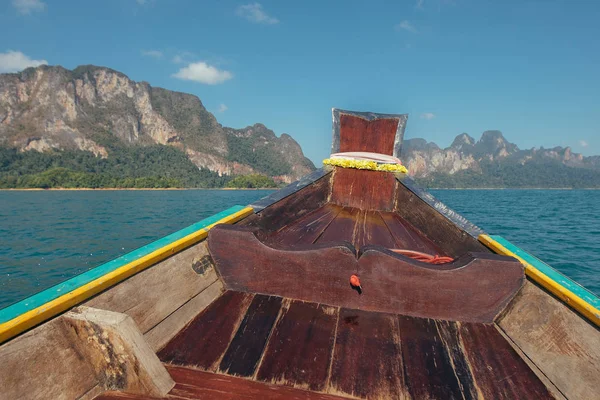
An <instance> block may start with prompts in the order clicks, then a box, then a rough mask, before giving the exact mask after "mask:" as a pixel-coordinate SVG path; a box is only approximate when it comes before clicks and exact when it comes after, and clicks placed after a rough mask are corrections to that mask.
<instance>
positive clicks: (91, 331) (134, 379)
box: [62, 306, 175, 396]
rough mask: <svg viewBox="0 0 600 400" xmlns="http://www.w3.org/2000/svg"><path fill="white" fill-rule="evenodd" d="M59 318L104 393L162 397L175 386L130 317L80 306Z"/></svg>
mask: <svg viewBox="0 0 600 400" xmlns="http://www.w3.org/2000/svg"><path fill="white" fill-rule="evenodd" d="M62 318H63V319H64V323H65V325H66V326H67V327H68V329H69V331H70V336H71V337H70V341H71V346H73V347H74V348H75V349H76V350H77V351H78V353H79V355H80V356H82V357H84V358H85V359H86V360H88V362H89V363H90V364H91V365H92V366H93V368H94V370H95V372H96V376H97V377H98V380H99V381H100V382H101V383H102V386H103V387H104V389H107V390H123V391H127V392H130V393H139V394H144V395H150V396H164V395H166V394H167V393H168V392H169V391H170V390H171V388H172V387H173V386H174V384H175V383H174V382H173V380H172V379H171V376H169V373H168V372H167V370H166V369H165V367H164V366H163V365H162V363H161V362H160V360H159V359H158V357H157V356H156V353H155V352H154V351H153V350H152V349H151V348H150V346H149V345H148V343H147V342H146V341H145V340H144V337H143V335H142V332H140V330H139V329H138V327H137V325H136V324H135V322H134V321H133V319H132V318H131V317H130V316H128V315H126V314H122V313H117V312H113V311H106V310H99V309H96V308H91V307H85V306H80V307H77V308H74V309H73V310H71V311H69V312H68V313H66V314H64V315H63V317H62ZM75 374H76V372H75Z"/></svg>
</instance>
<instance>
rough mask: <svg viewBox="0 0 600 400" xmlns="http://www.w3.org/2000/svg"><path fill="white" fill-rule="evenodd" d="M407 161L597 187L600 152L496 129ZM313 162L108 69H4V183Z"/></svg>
mask: <svg viewBox="0 0 600 400" xmlns="http://www.w3.org/2000/svg"><path fill="white" fill-rule="evenodd" d="M31 150H37V151H31ZM402 161H403V162H404V164H405V165H406V166H407V167H408V170H409V174H410V175H412V176H413V177H414V178H415V179H416V180H417V181H418V182H419V183H420V184H422V185H424V186H428V187H556V188H568V187H600V156H593V157H583V156H582V155H581V154H577V153H573V152H572V151H571V149H570V148H569V147H567V148H563V147H555V148H552V149H544V148H540V149H530V150H520V149H519V148H518V147H517V145H515V144H513V143H510V142H508V141H507V140H506V139H505V138H504V136H503V135H502V133H501V132H499V131H486V132H484V133H483V135H482V136H481V139H479V140H478V141H476V140H475V139H474V138H472V137H471V136H469V135H468V134H466V133H463V134H460V135H458V136H457V137H456V139H454V142H453V143H452V145H451V146H450V147H448V148H445V149H442V148H440V147H439V146H438V145H436V144H435V143H431V142H427V141H426V140H424V139H407V140H405V142H404V146H403V150H402ZM314 169H315V166H314V164H313V163H312V162H311V161H310V160H309V159H307V158H306V157H305V156H304V154H303V152H302V149H301V148H300V146H299V145H298V143H297V142H296V141H295V140H294V139H293V138H292V137H291V136H289V135H287V134H282V135H281V136H280V137H277V136H276V135H275V134H274V133H273V131H271V130H270V129H268V128H267V127H266V126H265V125H263V124H255V125H253V126H248V127H246V128H243V129H233V128H228V127H224V126H222V125H221V124H219V123H218V122H217V120H216V118H215V116H214V115H213V114H211V113H210V112H208V111H207V110H206V109H205V108H204V106H203V105H202V102H201V101H200V99H199V98H198V97H196V96H193V95H190V94H185V93H179V92H174V91H170V90H166V89H161V88H155V87H152V86H150V84H148V83H146V82H134V81H132V80H130V79H129V78H128V77H127V76H125V75H124V74H122V73H120V72H117V71H114V70H112V69H109V68H105V67H96V66H91V65H87V66H80V67H77V68H75V69H74V70H72V71H71V70H67V69H65V68H62V67H60V66H40V67H37V68H28V69H26V70H24V71H22V72H20V73H16V74H0V188H2V187H56V186H67V187H111V186H118V187H148V186H150V187H152V186H155V187H168V186H186V187H203V186H204V187H220V186H224V185H227V184H228V183H229V182H231V179H232V177H233V176H235V175H251V174H252V175H253V176H254V177H256V175H254V174H263V175H266V176H268V177H270V178H273V180H274V181H275V182H277V183H280V184H283V183H289V182H292V181H294V180H296V179H298V178H300V177H301V176H303V175H305V174H307V173H309V172H310V171H313V170H314ZM252 179H254V180H255V179H257V178H252ZM252 179H250V180H252Z"/></svg>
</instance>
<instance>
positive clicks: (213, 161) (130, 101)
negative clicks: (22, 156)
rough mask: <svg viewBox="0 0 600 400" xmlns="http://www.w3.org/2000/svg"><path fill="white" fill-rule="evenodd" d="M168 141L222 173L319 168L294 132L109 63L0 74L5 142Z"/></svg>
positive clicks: (103, 145) (63, 146) (42, 146)
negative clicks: (229, 123) (235, 117)
mask: <svg viewBox="0 0 600 400" xmlns="http://www.w3.org/2000/svg"><path fill="white" fill-rule="evenodd" d="M154 145H164V146H169V147H173V148H175V149H177V150H179V151H181V152H183V153H184V154H185V155H186V157H187V158H188V159H189V160H190V161H191V162H193V163H194V165H196V167H198V168H204V169H208V170H210V171H214V172H217V173H218V174H219V175H236V174H250V173H262V174H266V175H268V176H271V177H273V178H275V180H276V181H279V182H292V181H294V180H296V179H298V178H299V177H301V176H303V175H305V174H307V173H308V172H310V171H312V170H314V168H315V167H314V165H313V163H312V162H311V161H310V160H308V159H307V158H306V157H304V154H303V153H302V149H301V148H300V146H299V145H298V143H296V141H294V139H292V137H290V136H289V135H286V134H283V135H281V136H280V137H277V136H276V135H275V134H274V133H273V131H271V130H269V129H268V128H267V127H265V126H264V125H262V124H255V125H253V126H249V127H246V128H243V129H232V128H228V127H224V126H222V125H221V124H219V122H218V121H217V119H216V118H215V116H214V115H213V114H211V113H210V112H208V111H207V110H206V108H205V107H204V106H203V104H202V102H201V101H200V99H199V98H198V97H196V96H193V95H190V94H186V93H179V92H174V91H170V90H166V89H162V88H156V87H152V86H151V85H150V84H148V83H146V82H134V81H132V80H131V79H129V78H128V77H127V76H126V75H124V74H122V73H120V72H118V71H114V70H112V69H110V68H105V67H97V66H91V65H87V66H80V67H77V68H75V69H74V70H72V71H71V70H67V69H65V68H63V67H60V66H40V67H37V68H28V69H26V70H24V71H22V72H20V73H15V74H0V146H2V147H9V148H17V149H18V150H19V151H29V150H37V151H39V152H46V151H49V150H66V151H70V150H85V151H88V152H92V153H93V154H95V155H96V156H97V157H102V158H107V157H110V150H111V149H112V148H124V147H125V148H126V147H137V146H142V147H143V146H154Z"/></svg>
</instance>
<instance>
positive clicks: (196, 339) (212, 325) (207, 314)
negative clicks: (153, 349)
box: [158, 291, 253, 371]
mask: <svg viewBox="0 0 600 400" xmlns="http://www.w3.org/2000/svg"><path fill="white" fill-rule="evenodd" d="M252 298H253V296H252V295H251V294H248V293H240V292H232V291H228V292H225V293H224V294H223V295H222V296H221V297H219V298H218V299H217V300H215V302H213V303H212V304H211V305H210V306H209V307H208V308H206V309H205V310H204V311H203V312H202V313H201V314H200V315H198V317H196V318H195V319H194V320H193V321H192V322H191V323H190V324H189V325H188V326H187V327H185V329H183V330H182V331H181V332H180V333H179V334H178V335H177V336H175V337H174V338H173V339H172V340H171V341H170V342H169V343H168V344H167V345H166V346H165V347H164V348H163V349H162V350H160V351H159V352H158V356H159V357H160V359H161V360H162V361H163V362H167V363H172V364H179V365H194V366H196V367H197V368H202V369H205V370H211V371H212V370H216V368H217V366H218V364H219V362H220V360H221V357H222V356H223V353H224V352H225V350H226V349H227V347H228V345H229V343H230V341H231V339H232V338H233V336H234V334H235V332H236V331H237V328H238V326H239V325H240V321H241V320H242V318H243V316H244V314H245V313H246V310H247V308H248V305H249V304H250V302H251V301H252Z"/></svg>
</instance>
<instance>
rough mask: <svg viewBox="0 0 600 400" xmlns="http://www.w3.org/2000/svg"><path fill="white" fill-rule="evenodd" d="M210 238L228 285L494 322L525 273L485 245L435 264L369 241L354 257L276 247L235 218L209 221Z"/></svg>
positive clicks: (338, 251)
mask: <svg viewBox="0 0 600 400" xmlns="http://www.w3.org/2000/svg"><path fill="white" fill-rule="evenodd" d="M208 245H209V249H210V252H211V255H212V257H213V259H214V261H215V265H216V267H217V269H218V271H219V274H220V276H221V277H222V279H223V282H224V283H225V285H226V287H227V288H229V289H232V290H241V291H250V292H256V293H267V294H272V295H277V296H282V297H289V298H293V299H300V300H306V301H312V302H316V303H324V304H330V305H337V306H342V307H350V308H356V309H361V310H370V311H382V312H391V313H402V314H407V315H413V316H421V317H429V318H440V319H449V320H459V321H470V322H492V321H493V320H494V319H495V318H496V316H497V315H498V314H499V313H500V312H501V311H502V310H503V309H504V308H505V307H506V305H507V303H508V302H509V301H510V299H512V298H513V297H514V295H515V294H516V292H517V291H518V290H519V289H520V288H521V286H522V284H523V280H524V273H523V267H522V265H521V264H520V263H519V262H518V261H516V260H514V259H512V258H510V257H501V256H491V255H490V256H488V255H487V253H483V254H478V255H475V256H474V255H467V256H464V257H462V258H459V259H457V260H455V261H454V262H453V263H449V264H446V265H444V266H443V267H439V268H438V267H437V266H433V265H431V264H425V263H421V262H418V261H415V260H412V259H409V258H406V257H402V256H397V255H394V254H388V253H385V252H383V251H379V250H375V249H366V250H365V252H364V253H363V254H362V255H361V257H360V259H359V260H356V258H355V256H354V254H353V253H352V252H351V251H350V250H348V248H346V247H343V246H336V247H326V248H319V249H314V250H302V251H290V250H280V249H274V248H272V247H269V246H267V245H265V244H264V243H262V242H260V241H259V240H258V239H257V238H256V236H255V235H254V234H253V233H252V232H247V231H243V230H239V229H237V228H236V227H235V226H218V227H215V228H213V229H212V230H211V232H210V234H209V238H208ZM352 274H358V275H359V277H360V280H361V283H362V286H363V292H362V295H359V294H358V293H357V292H356V291H354V290H352V289H351V288H350V285H349V279H350V275H352ZM433 282H435V290H432V283H433Z"/></svg>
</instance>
